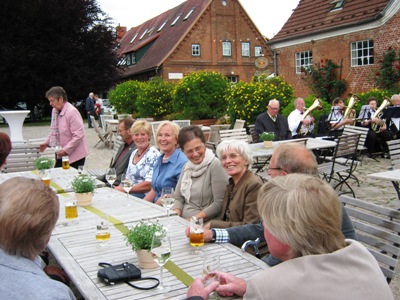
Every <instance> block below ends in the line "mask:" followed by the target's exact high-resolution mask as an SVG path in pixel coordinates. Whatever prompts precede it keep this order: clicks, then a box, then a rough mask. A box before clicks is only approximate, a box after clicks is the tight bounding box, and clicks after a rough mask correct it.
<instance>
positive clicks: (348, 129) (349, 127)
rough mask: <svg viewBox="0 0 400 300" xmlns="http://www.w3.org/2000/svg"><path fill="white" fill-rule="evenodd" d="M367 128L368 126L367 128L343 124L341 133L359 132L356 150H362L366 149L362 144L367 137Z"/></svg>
mask: <svg viewBox="0 0 400 300" xmlns="http://www.w3.org/2000/svg"><path fill="white" fill-rule="evenodd" d="M368 130H369V128H367V127H359V126H352V125H346V126H344V129H343V134H345V135H349V134H360V139H359V141H358V147H357V150H359V151H362V150H365V149H367V147H365V146H364V145H365V140H366V139H367V134H368Z"/></svg>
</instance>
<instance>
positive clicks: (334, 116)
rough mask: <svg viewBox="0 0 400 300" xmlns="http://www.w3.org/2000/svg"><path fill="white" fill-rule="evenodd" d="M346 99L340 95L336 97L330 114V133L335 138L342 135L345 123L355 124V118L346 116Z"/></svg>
mask: <svg viewBox="0 0 400 300" xmlns="http://www.w3.org/2000/svg"><path fill="white" fill-rule="evenodd" d="M344 108H345V106H344V101H343V99H342V98H340V97H336V98H335V99H333V102H332V109H331V113H330V114H329V116H328V122H329V127H330V135H333V136H334V137H335V138H336V137H338V136H340V135H342V133H343V129H344V126H345V125H347V124H348V125H351V124H353V122H354V120H352V119H345V118H344Z"/></svg>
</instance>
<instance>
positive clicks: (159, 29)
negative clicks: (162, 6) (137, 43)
mask: <svg viewBox="0 0 400 300" xmlns="http://www.w3.org/2000/svg"><path fill="white" fill-rule="evenodd" d="M167 22H168V20H166V21H165V22H164V23H163V24H162V25H161V26H160V28H158V30H157V32H160V31H161V30H162V29H163V27H164V26H165V24H167Z"/></svg>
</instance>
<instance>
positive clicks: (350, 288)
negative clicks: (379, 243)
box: [187, 174, 393, 300]
mask: <svg viewBox="0 0 400 300" xmlns="http://www.w3.org/2000/svg"><path fill="white" fill-rule="evenodd" d="M257 201H258V210H259V213H260V215H261V216H262V220H263V222H264V236H265V238H266V240H267V242H268V248H269V250H270V251H271V254H272V255H274V256H275V257H277V258H279V259H281V260H282V261H283V262H282V263H281V264H279V265H277V266H275V267H272V268H268V269H265V270H263V271H260V272H258V273H256V274H254V275H253V276H252V277H250V278H247V280H245V279H242V278H238V277H235V276H233V275H231V274H228V273H217V275H216V276H217V277H218V279H219V280H218V281H219V285H218V284H214V285H213V286H212V287H211V288H209V289H207V290H205V288H204V285H203V283H202V282H201V280H199V279H197V280H196V281H195V282H194V284H193V285H192V286H191V287H190V289H189V291H188V294H187V295H188V296H189V297H192V296H202V297H203V298H204V299H206V298H207V295H208V294H207V293H210V292H211V290H212V289H215V290H216V291H217V292H218V293H219V294H220V295H222V296H232V295H233V294H235V295H238V296H240V297H243V299H358V300H361V299H362V300H374V299H393V295H392V293H391V290H390V288H389V285H388V284H387V282H386V279H385V277H384V275H383V273H382V271H381V269H380V267H379V264H378V262H377V261H376V259H375V258H374V257H373V256H372V254H371V253H370V252H369V251H368V250H367V249H366V248H365V247H364V246H363V245H362V244H361V243H359V242H357V241H354V240H351V239H346V240H345V239H344V236H343V234H342V232H341V203H340V201H339V199H338V195H337V193H336V192H335V191H334V190H333V188H332V187H331V186H330V185H329V184H328V183H327V182H325V181H324V180H321V179H319V178H315V177H314V176H310V175H304V174H288V175H287V176H278V177H275V178H273V179H271V180H269V181H268V182H267V183H266V184H265V185H263V187H262V188H261V190H260V193H259V195H258V200H257ZM266 295H267V297H266ZM189 299H190V298H189ZM193 299H195V298H193Z"/></svg>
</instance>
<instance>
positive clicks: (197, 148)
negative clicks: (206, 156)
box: [185, 144, 204, 155]
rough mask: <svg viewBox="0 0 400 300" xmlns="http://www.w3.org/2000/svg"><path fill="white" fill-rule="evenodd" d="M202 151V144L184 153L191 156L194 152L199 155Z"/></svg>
mask: <svg viewBox="0 0 400 300" xmlns="http://www.w3.org/2000/svg"><path fill="white" fill-rule="evenodd" d="M203 149H204V144H201V145H200V146H197V147H196V148H194V149H190V150H188V151H185V153H186V155H193V154H194V153H195V152H196V153H199V152H200V151H202V150H203Z"/></svg>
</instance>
